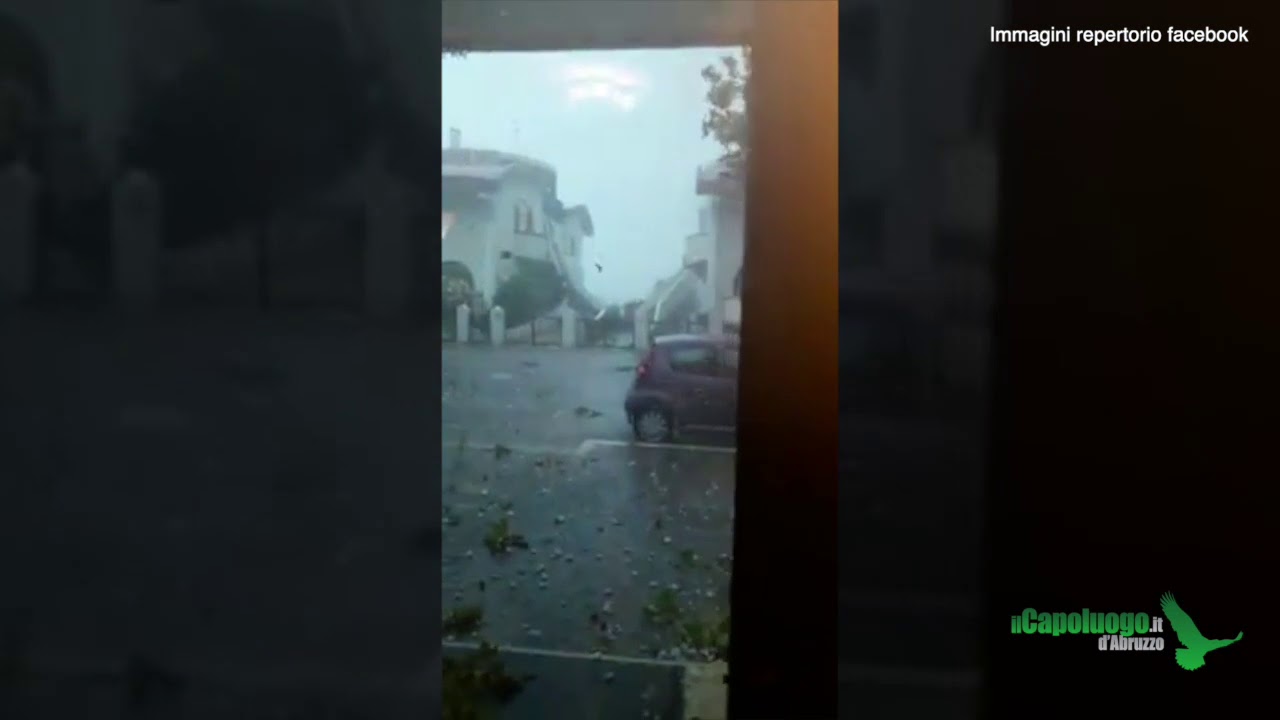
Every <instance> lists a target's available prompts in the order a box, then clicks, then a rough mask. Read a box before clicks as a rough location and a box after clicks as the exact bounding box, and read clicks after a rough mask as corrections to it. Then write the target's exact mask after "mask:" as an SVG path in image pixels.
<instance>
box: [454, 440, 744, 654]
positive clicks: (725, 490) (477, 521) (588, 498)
mask: <svg viewBox="0 0 1280 720" xmlns="http://www.w3.org/2000/svg"><path fill="white" fill-rule="evenodd" d="M443 463H444V465H443V468H442V470H443V472H444V475H445V477H446V478H447V481H446V485H445V488H444V509H445V516H444V524H445V531H444V541H443V548H444V549H443V553H442V559H443V591H444V596H445V606H446V609H449V608H456V607H467V606H479V607H483V608H484V611H485V629H484V636H485V637H486V638H487V639H489V640H490V641H493V642H496V643H499V644H501V645H514V646H525V647H535V648H546V649H554V650H561V651H574V652H583V653H591V652H598V651H599V652H607V653H611V654H616V655H624V656H642V657H643V656H647V657H657V656H659V655H661V656H662V657H676V656H683V657H689V658H698V657H700V656H701V654H700V653H699V652H698V649H699V648H697V647H683V648H682V647H681V646H682V644H683V643H682V642H681V640H680V625H682V624H686V623H698V624H703V625H707V626H715V625H716V624H718V623H719V622H721V621H722V620H723V619H724V618H726V617H727V616H728V591H729V571H730V565H731V558H730V552H731V550H732V530H731V528H732V513H733V510H732V504H731V501H732V494H733V455H732V454H731V453H725V452H711V451H689V450H667V449H655V448H644V447H608V446H606V447H599V448H593V449H590V450H588V451H586V452H582V453H576V452H571V453H539V454H535V453H525V452H515V451H511V452H510V454H507V453H506V452H505V451H503V450H502V449H501V448H500V447H499V448H498V449H497V450H495V449H494V448H490V447H485V448H468V447H458V446H455V447H446V448H444V453H443ZM503 524H505V526H506V528H507V530H506V531H504V532H509V533H511V534H519V535H520V536H521V537H522V538H523V539H524V540H525V541H526V542H527V548H515V549H512V550H511V551H510V552H507V553H496V554H495V553H493V552H490V549H489V548H488V547H486V544H485V539H486V537H487V536H490V537H491V536H493V534H494V533H495V528H497V527H499V526H500V525H503ZM654 606H656V607H657V608H658V609H665V610H666V611H665V612H660V613H657V615H656V617H655V613H654ZM647 607H648V608H650V609H649V610H648V611H646V608H647Z"/></svg>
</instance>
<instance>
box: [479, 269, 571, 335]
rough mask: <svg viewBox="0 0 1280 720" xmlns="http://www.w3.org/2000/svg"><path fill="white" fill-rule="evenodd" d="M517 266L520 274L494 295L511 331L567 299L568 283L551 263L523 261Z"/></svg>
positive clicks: (517, 273)
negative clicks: (565, 282)
mask: <svg viewBox="0 0 1280 720" xmlns="http://www.w3.org/2000/svg"><path fill="white" fill-rule="evenodd" d="M515 263H516V273H515V274H514V275H512V276H511V279H509V280H507V281H506V282H504V283H503V284H502V285H500V286H499V287H498V290H497V291H496V292H495V293H494V295H493V304H494V305H497V306H500V307H502V310H503V312H504V313H506V325H507V327H509V328H513V327H520V326H522V325H525V324H527V323H530V322H533V320H534V319H535V318H537V317H539V316H541V315H543V314H545V313H548V312H550V311H552V310H554V309H555V307H556V306H557V305H559V304H560V302H561V301H562V300H564V295H565V288H564V280H563V279H562V278H561V277H560V275H559V273H557V272H556V269H555V266H554V265H552V264H551V263H549V262H540V261H536V260H529V259H528V258H520V257H517V258H515Z"/></svg>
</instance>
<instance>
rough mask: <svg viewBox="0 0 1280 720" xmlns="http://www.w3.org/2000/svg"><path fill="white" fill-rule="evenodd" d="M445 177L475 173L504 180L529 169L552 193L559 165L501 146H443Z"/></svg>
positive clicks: (526, 172)
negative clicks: (490, 147) (483, 147)
mask: <svg viewBox="0 0 1280 720" xmlns="http://www.w3.org/2000/svg"><path fill="white" fill-rule="evenodd" d="M440 161H441V162H440V174H441V177H473V178H478V179H482V180H501V179H504V178H506V177H507V176H508V175H511V174H513V173H517V172H519V173H525V174H527V175H532V176H534V177H536V178H537V179H538V180H539V181H541V182H543V183H546V184H547V186H548V187H549V189H550V191H551V192H552V193H554V192H555V187H556V169H555V167H553V166H552V165H550V164H549V163H545V162H543V161H541V160H538V159H536V158H531V157H527V156H525V155H517V154H515V153H509V152H503V151H501V150H482V149H476V148H442V149H441V150H440Z"/></svg>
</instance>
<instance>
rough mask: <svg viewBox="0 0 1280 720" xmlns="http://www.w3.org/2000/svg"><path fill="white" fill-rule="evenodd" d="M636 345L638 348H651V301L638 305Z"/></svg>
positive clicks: (635, 319)
mask: <svg viewBox="0 0 1280 720" xmlns="http://www.w3.org/2000/svg"><path fill="white" fill-rule="evenodd" d="M633 319H634V321H635V345H636V349H637V350H648V349H649V303H641V304H640V305H639V306H638V307H636V314H635V317H634V318H633Z"/></svg>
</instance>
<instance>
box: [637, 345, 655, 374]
mask: <svg viewBox="0 0 1280 720" xmlns="http://www.w3.org/2000/svg"><path fill="white" fill-rule="evenodd" d="M651 369H653V351H652V350H650V351H649V352H648V353H647V354H646V355H645V356H644V358H643V359H641V360H640V364H639V365H636V382H639V381H641V380H644V379H645V378H646V377H648V375H649V371H650V370H651Z"/></svg>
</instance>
